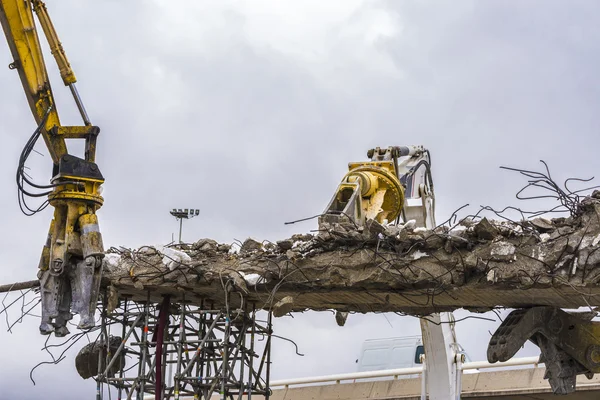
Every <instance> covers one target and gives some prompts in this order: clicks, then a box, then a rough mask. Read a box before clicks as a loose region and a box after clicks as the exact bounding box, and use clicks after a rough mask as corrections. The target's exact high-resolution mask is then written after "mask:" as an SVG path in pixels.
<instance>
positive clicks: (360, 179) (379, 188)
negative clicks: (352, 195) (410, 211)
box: [342, 161, 404, 223]
mask: <svg viewBox="0 0 600 400" xmlns="http://www.w3.org/2000/svg"><path fill="white" fill-rule="evenodd" d="M349 167H350V171H349V172H348V173H347V174H346V176H345V177H344V179H343V180H342V182H349V183H358V184H359V186H360V191H361V197H362V208H363V212H364V214H365V217H366V219H374V220H376V221H377V222H379V223H383V222H384V220H387V221H393V220H395V219H396V218H397V217H398V216H399V215H400V212H402V207H403V205H404V187H403V186H402V184H401V183H400V180H399V179H398V177H397V176H396V171H395V169H394V164H393V162H391V161H382V162H365V163H352V164H350V165H349Z"/></svg>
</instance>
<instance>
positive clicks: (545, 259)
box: [103, 192, 600, 315]
mask: <svg viewBox="0 0 600 400" xmlns="http://www.w3.org/2000/svg"><path fill="white" fill-rule="evenodd" d="M411 225H413V224H410V223H408V224H406V225H405V226H397V227H396V226H381V225H379V224H377V223H370V224H368V225H367V227H366V228H364V229H356V228H355V227H349V226H340V225H336V226H331V227H330V229H329V230H327V231H323V232H320V233H319V234H317V235H314V236H313V235H295V236H293V237H292V238H290V239H287V240H282V241H279V242H277V243H259V242H256V241H254V240H252V239H249V240H247V241H246V242H245V243H244V245H243V246H241V248H240V249H239V250H238V251H235V252H234V251H232V249H231V247H230V246H229V245H224V244H218V243H216V242H215V241H213V240H210V239H202V240H199V241H197V242H196V243H194V244H192V245H181V246H174V247H163V248H155V247H142V248H140V249H137V250H123V249H121V250H116V249H111V250H109V251H108V252H107V255H106V258H105V261H104V263H105V268H104V281H103V282H104V285H105V287H106V288H107V290H108V292H109V303H112V304H113V305H114V304H115V302H116V300H117V299H118V298H124V297H131V298H133V299H134V300H138V301H145V300H146V299H148V298H150V300H152V301H158V300H160V299H161V298H162V297H163V296H166V295H168V296H171V298H172V300H173V301H184V300H185V301H187V302H190V303H193V304H197V305H199V304H200V302H201V301H204V305H206V306H211V307H212V306H214V307H215V308H219V307H223V306H224V305H225V303H226V302H228V303H229V305H230V306H232V307H239V306H240V305H241V304H242V303H244V304H245V305H248V304H254V305H255V307H256V308H262V309H272V310H273V311H274V313H275V314H276V315H283V314H285V313H287V312H289V311H302V310H327V309H336V310H340V311H350V312H361V313H366V312H401V313H407V314H415V315H425V314H429V313H432V312H439V311H450V310H455V309H458V308H467V309H469V310H473V311H486V310H489V309H492V308H497V307H511V308H513V307H527V306H534V305H550V306H556V307H561V308H577V307H580V306H588V305H590V306H596V305H600V301H599V300H600V285H599V284H598V281H599V280H600V251H598V250H599V249H600V194H599V193H598V192H596V193H594V195H593V196H592V197H588V198H586V199H585V200H583V201H582V203H581V206H580V214H579V215H577V216H575V217H568V218H558V219H553V220H545V219H541V218H538V219H534V220H532V221H526V222H518V223H513V222H507V221H503V222H497V221H488V220H487V219H481V220H477V221H473V220H464V221H461V222H460V223H459V224H458V225H456V226H454V227H447V226H442V227H438V228H436V229H435V230H425V229H422V228H414V226H411Z"/></svg>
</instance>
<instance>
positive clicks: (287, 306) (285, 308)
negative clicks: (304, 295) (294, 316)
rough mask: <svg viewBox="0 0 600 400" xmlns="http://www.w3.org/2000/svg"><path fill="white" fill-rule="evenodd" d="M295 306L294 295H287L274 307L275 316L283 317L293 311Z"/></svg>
mask: <svg viewBox="0 0 600 400" xmlns="http://www.w3.org/2000/svg"><path fill="white" fill-rule="evenodd" d="M293 308H294V298H293V297H292V296H286V297H284V298H283V299H281V300H279V301H278V302H277V303H276V304H275V305H274V306H273V308H272V311H273V316H274V317H283V316H284V315H286V314H287V313H289V312H291V311H292V310H293Z"/></svg>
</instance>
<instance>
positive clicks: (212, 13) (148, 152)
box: [0, 1, 600, 398]
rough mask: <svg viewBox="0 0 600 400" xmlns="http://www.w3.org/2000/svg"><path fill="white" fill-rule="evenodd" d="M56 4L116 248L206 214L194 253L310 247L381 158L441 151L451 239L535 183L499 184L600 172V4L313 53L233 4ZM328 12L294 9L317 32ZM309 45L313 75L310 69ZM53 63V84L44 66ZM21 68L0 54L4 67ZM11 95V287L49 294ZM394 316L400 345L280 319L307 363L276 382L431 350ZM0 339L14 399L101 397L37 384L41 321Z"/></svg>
mask: <svg viewBox="0 0 600 400" xmlns="http://www.w3.org/2000/svg"><path fill="white" fill-rule="evenodd" d="M48 3H49V4H48V7H49V9H50V12H51V15H52V17H53V19H54V20H55V25H56V27H57V29H58V30H59V34H60V36H61V39H62V41H63V43H64V45H65V48H66V51H67V53H68V55H69V57H70V59H71V63H72V65H73V67H74V68H75V71H76V73H77V75H78V78H79V90H80V92H81V95H82V97H83V98H84V101H85V103H86V105H87V108H88V111H89V113H90V115H91V117H92V119H93V121H94V122H95V123H96V124H98V125H100V126H101V128H102V133H101V137H100V139H99V143H98V162H99V164H100V166H101V168H102V171H103V173H104V174H105V176H106V178H107V183H106V191H105V196H106V205H105V206H104V207H103V209H102V210H101V211H100V223H101V226H102V231H103V234H104V237H105V243H106V244H107V245H115V246H116V245H124V246H130V247H134V246H139V245H142V244H149V243H150V244H152V243H165V242H168V241H170V239H171V234H172V233H173V232H175V233H176V231H177V225H176V222H175V221H174V219H173V218H172V217H171V216H170V215H169V214H168V213H167V212H168V210H169V209H171V208H173V207H197V208H200V209H201V210H202V211H201V216H200V217H199V218H197V219H194V220H191V221H187V222H186V223H185V226H184V238H185V239H186V240H190V241H191V240H194V239H195V238H199V237H213V238H216V239H218V240H219V241H223V242H231V241H232V240H233V239H234V238H237V239H241V240H243V239H244V238H245V237H247V236H254V237H256V238H257V239H270V240H275V239H277V238H281V237H283V236H286V235H289V234H292V233H295V232H298V231H308V230H310V229H314V228H315V227H316V221H313V222H308V223H303V224H299V225H292V226H284V225H283V222H284V221H287V220H293V219H296V218H302V217H306V216H311V215H315V214H317V213H319V212H321V211H322V209H323V208H324V207H325V205H326V204H327V202H328V200H329V198H330V196H331V195H332V192H333V190H334V189H335V187H336V185H337V183H338V181H339V179H340V178H341V177H342V176H343V174H344V173H345V170H346V165H347V163H348V162H349V161H354V160H361V159H364V157H365V151H366V150H367V149H368V148H370V147H373V146H387V145H393V144H424V145H425V146H427V147H429V148H430V149H431V151H432V155H433V163H434V165H433V168H434V171H433V173H434V179H435V182H436V195H437V201H438V203H437V210H438V214H437V218H438V221H442V220H444V219H446V218H447V217H448V216H449V215H450V214H451V212H452V211H453V210H454V209H455V208H457V207H458V206H461V205H462V204H465V203H471V204H473V207H474V208H477V206H478V205H479V204H491V205H493V206H497V207H503V206H504V205H508V204H514V203H515V200H514V198H513V194H514V193H515V192H516V190H518V188H519V185H520V183H521V182H520V181H518V180H517V178H516V176H514V175H513V174H510V173H507V172H503V171H500V170H499V169H498V166H499V165H511V166H523V167H528V168H538V161H537V160H539V159H541V158H543V159H545V160H547V161H548V162H549V163H550V165H551V167H554V170H555V171H556V175H557V177H559V178H561V179H562V178H565V177H568V176H584V177H585V176H588V175H593V174H594V172H595V171H596V170H597V169H598V167H599V163H600V162H599V161H598V157H597V156H596V152H597V146H598V139H597V137H598V135H597V127H598V122H599V120H598V118H599V116H598V113H597V112H596V110H598V106H599V104H598V102H599V100H598V99H599V96H598V91H599V89H598V87H599V80H598V77H597V76H596V71H597V70H598V68H597V67H598V56H597V54H599V52H598V46H599V45H600V40H599V38H598V32H599V31H598V30H599V28H598V27H597V23H596V21H597V16H598V11H599V6H598V5H596V4H595V3H592V2H576V3H572V4H570V5H569V6H565V5H564V3H561V2H547V1H532V2H526V3H523V2H510V3H508V2H499V1H491V2H485V3H483V2H460V3H457V2H449V1H448V2H435V3H433V2H431V3H424V2H410V1H405V2H397V1H387V2H386V1H377V2H368V3H363V4H362V5H361V6H357V7H356V8H354V9H353V10H354V11H353V12H352V13H350V14H349V15H348V16H347V17H345V18H343V19H340V20H339V21H336V22H332V23H331V25H330V26H327V27H326V28H324V29H323V30H322V31H319V32H322V33H319V35H320V36H314V37H313V36H309V33H310V32H312V30H311V26H309V25H308V24H307V25H306V26H303V29H305V30H306V35H300V36H299V37H300V38H301V39H302V38H305V36H306V37H310V38H312V39H310V40H314V43H312V42H309V41H307V40H308V39H306V40H305V41H304V42H302V43H301V44H298V49H295V48H294V46H293V45H288V47H286V48H281V47H278V46H276V45H274V44H273V43H272V42H269V41H265V40H263V39H261V37H260V36H257V35H255V34H254V33H253V31H252V29H254V28H253V27H254V26H255V23H256V21H255V20H253V18H258V17H257V16H256V15H253V14H252V13H250V12H249V11H247V9H245V8H244V7H242V6H239V5H238V6H236V4H238V3H235V2H218V4H217V3H210V2H206V3H200V2H189V3H187V4H180V3H178V5H177V10H174V9H173V6H172V5H170V4H171V3H168V2H162V3H161V2H116V1H111V2H106V1H105V2H93V1H85V2H84V1H64V2H63V1H61V2H58V1H55V2H50V1H48ZM239 4H241V3H239ZM192 5H196V6H197V7H193V6H192ZM198 5H200V6H198ZM166 7H169V9H166ZM257 7H258V5H257ZM289 7H294V5H293V4H292V3H290V5H289ZM307 7H308V6H307ZM245 10H246V11H245ZM318 11H319V10H318V9H312V10H311V9H310V8H307V9H306V10H300V9H298V10H296V12H297V13H309V12H312V13H313V14H312V15H310V14H308V17H307V18H306V19H307V20H311V17H312V18H313V19H314V20H315V21H320V19H318V18H317V17H319V13H318ZM290 15H292V14H290ZM366 16H369V18H367V17H366ZM382 16H385V17H386V18H385V20H380V19H381V18H383V17H382ZM177 18H181V20H180V22H181V23H177V22H178V19H177ZM261 18H262V17H261ZM265 18H266V17H265ZM267 20H268V19H267ZM261 21H262V20H261ZM373 21H375V22H373ZM382 21H383V22H382ZM271 22H273V21H271ZM384 22H385V24H391V26H392V27H393V28H394V29H392V30H390V32H391V33H389V34H381V35H379V36H377V35H376V39H373V40H372V41H369V40H367V39H365V37H366V33H365V32H367V31H369V30H368V29H365V26H367V27H371V28H373V29H375V30H376V29H381V26H380V25H382V24H383V23H384ZM277 26H278V29H280V30H281V31H279V32H278V31H273V32H272V35H274V36H276V35H282V34H284V33H285V32H284V31H285V30H286V29H287V28H286V24H285V21H284V23H283V24H279V25H277ZM290 29H292V28H291V26H290ZM294 40H295V39H294ZM291 42H293V40H291ZM286 43H287V42H286ZM307 43H308V44H307ZM312 44H314V48H315V54H316V55H315V56H314V57H313V55H312V53H311V52H308V55H307V54H306V53H305V49H306V48H308V49H310V48H311V45H312ZM317 49H319V51H317ZM303 52H304V53H303ZM298 53H301V55H298ZM46 60H47V62H48V64H49V65H50V66H52V62H51V61H52V59H51V57H50V55H49V54H48V55H47V56H46ZM9 62H10V57H9V55H8V52H7V51H6V46H3V45H0V65H7V64H8V63H9ZM50 69H51V73H52V78H53V79H54V82H56V84H55V85H54V91H55V94H56V96H57V98H58V100H59V105H60V106H61V109H60V111H61V114H62V116H63V120H64V121H65V122H66V123H76V122H77V113H76V110H75V108H74V107H73V105H72V100H71V99H70V98H69V94H68V91H66V90H65V89H64V88H62V87H61V86H60V85H59V83H60V81H59V78H58V75H57V73H56V68H54V67H51V68H50ZM0 85H1V90H0V131H1V132H2V133H3V146H2V157H0V180H1V181H2V182H3V183H4V187H5V190H4V191H3V192H2V195H1V197H0V207H1V208H2V210H3V211H4V214H3V222H4V226H5V229H3V231H2V232H1V233H0V239H1V243H2V246H3V253H2V254H3V255H4V257H3V265H4V267H3V270H2V272H3V273H2V277H3V281H4V282H3V283H6V282H11V281H14V280H29V279H32V278H33V277H34V276H35V272H36V270H35V269H36V266H37V261H38V257H39V253H38V251H39V249H41V245H42V243H43V242H44V240H45V236H46V230H47V225H48V223H49V220H50V218H51V211H50V210H47V211H46V212H44V213H43V214H41V215H38V216H36V217H35V218H25V217H24V216H21V215H20V214H19V213H18V211H17V210H18V209H17V205H16V201H15V197H16V190H15V188H14V183H13V182H14V176H13V175H14V171H15V168H16V163H17V157H18V154H19V152H20V150H21V148H22V146H23V144H24V142H25V140H26V138H27V137H28V136H29V134H30V132H31V131H32V130H33V128H34V126H33V120H32V119H31V116H30V115H29V111H28V109H27V106H26V104H25V101H24V97H23V95H22V91H21V88H20V86H19V81H18V79H17V77H16V75H15V74H14V73H11V71H8V70H2V71H1V72H0ZM38 148H39V149H40V150H42V145H41V144H40V145H39V146H38ZM48 163H49V159H48V157H39V156H35V157H32V160H31V164H30V166H31V167H32V173H33V174H34V176H35V177H36V178H37V179H39V180H44V179H47V178H48V174H49V165H48ZM535 206H536V205H535V204H534V205H532V207H534V208H535ZM387 317H388V319H389V320H390V322H391V323H392V325H393V328H392V327H390V325H389V323H388V321H386V319H385V317H384V316H381V315H367V316H358V315H352V316H351V318H350V319H349V321H348V325H347V326H346V327H344V328H338V327H337V326H335V323H334V319H333V315H330V314H329V313H320V314H315V313H307V314H303V315H299V316H297V317H296V318H295V319H293V320H290V319H282V320H278V321H277V323H276V328H277V330H278V333H279V334H281V335H284V336H289V337H291V338H293V339H294V340H296V341H298V342H299V345H300V351H304V352H306V356H305V357H304V358H296V357H295V356H294V351H293V346H291V345H290V344H289V343H286V342H277V343H276V349H277V350H276V352H275V360H274V361H275V363H276V364H275V365H277V366H278V368H277V369H276V370H275V371H274V378H284V377H291V376H301V375H313V374H321V373H323V374H324V373H336V372H350V371H352V370H353V368H354V367H355V365H354V364H353V362H354V360H355V358H356V354H357V352H358V349H359V347H360V344H361V343H362V341H363V340H364V339H366V338H372V337H377V336H400V335H405V334H418V323H417V322H418V321H417V320H415V319H409V318H400V317H398V316H395V315H391V316H387ZM496 325H497V323H495V324H494V323H484V322H481V321H479V322H477V321H475V320H467V321H464V322H461V323H459V324H458V327H457V331H458V334H459V340H461V342H463V344H465V347H467V351H469V352H470V353H471V354H472V357H473V358H476V359H483V357H484V354H485V352H484V350H485V343H486V342H487V339H488V337H489V335H488V333H487V330H488V329H489V330H493V327H494V326H496ZM299 333H300V334H299ZM319 337H320V338H321V339H319ZM0 339H1V340H2V343H3V345H2V349H3V351H4V352H5V356H4V357H6V359H13V357H17V354H19V357H24V359H26V360H27V362H19V363H15V364H14V365H13V366H12V367H11V368H10V369H8V368H7V367H6V365H7V364H6V363H5V362H3V363H2V365H3V366H2V367H0V368H1V370H2V372H3V374H0V388H5V387H12V386H7V385H9V384H12V382H19V386H20V389H19V390H22V392H21V393H22V398H27V396H30V397H32V398H33V397H34V396H38V394H39V393H41V391H42V389H41V388H43V391H44V393H45V394H46V395H47V397H48V398H53V397H58V396H60V397H61V398H64V397H65V395H66V393H65V385H66V383H67V382H68V384H69V385H72V386H69V387H70V389H69V394H68V395H71V394H70V393H74V394H73V398H75V396H76V395H75V393H76V394H77V395H78V396H82V395H90V393H91V392H92V390H93V387H90V384H89V382H80V381H79V380H78V379H79V378H78V377H77V375H76V373H75V371H74V368H73V366H72V363H71V361H70V360H65V363H64V364H63V365H61V366H58V367H45V368H44V371H46V372H44V374H48V375H47V376H48V377H50V378H48V380H46V378H40V379H39V383H38V385H39V386H36V387H32V386H31V385H30V384H29V383H28V381H27V379H28V378H27V375H28V371H29V368H30V367H31V366H32V365H33V364H35V363H34V362H33V361H35V362H38V361H42V359H43V357H46V356H45V355H44V353H42V352H41V351H40V350H39V349H41V348H42V346H43V340H44V338H42V337H40V336H38V335H37V332H36V321H35V320H34V319H32V320H31V323H28V324H26V325H22V326H19V330H18V333H16V334H13V335H9V334H7V333H0ZM525 350H526V352H533V351H534V350H532V349H530V348H527V349H525ZM527 354H530V353H527ZM56 382H60V383H61V384H56ZM92 386H93V385H92Z"/></svg>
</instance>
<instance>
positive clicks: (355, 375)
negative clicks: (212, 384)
mask: <svg viewBox="0 0 600 400" xmlns="http://www.w3.org/2000/svg"><path fill="white" fill-rule="evenodd" d="M538 360H539V358H538V357H523V358H513V359H511V360H508V361H506V362H499V363H494V364H490V363H489V362H487V361H474V362H467V363H464V364H462V368H461V370H463V371H465V370H476V369H486V368H501V367H516V366H522V365H534V366H535V367H537V366H539V365H540V364H543V363H539V362H538ZM422 372H423V367H411V368H398V369H387V370H382V371H365V372H351V373H347V374H336V375H323V376H313V377H306V378H293V379H282V380H277V381H271V382H270V384H269V386H270V387H271V388H275V387H278V386H284V387H289V386H292V385H306V384H311V383H324V382H336V383H340V382H341V381H349V380H356V379H369V378H386V377H394V378H397V377H399V376H406V375H417V374H421V373H422Z"/></svg>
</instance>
